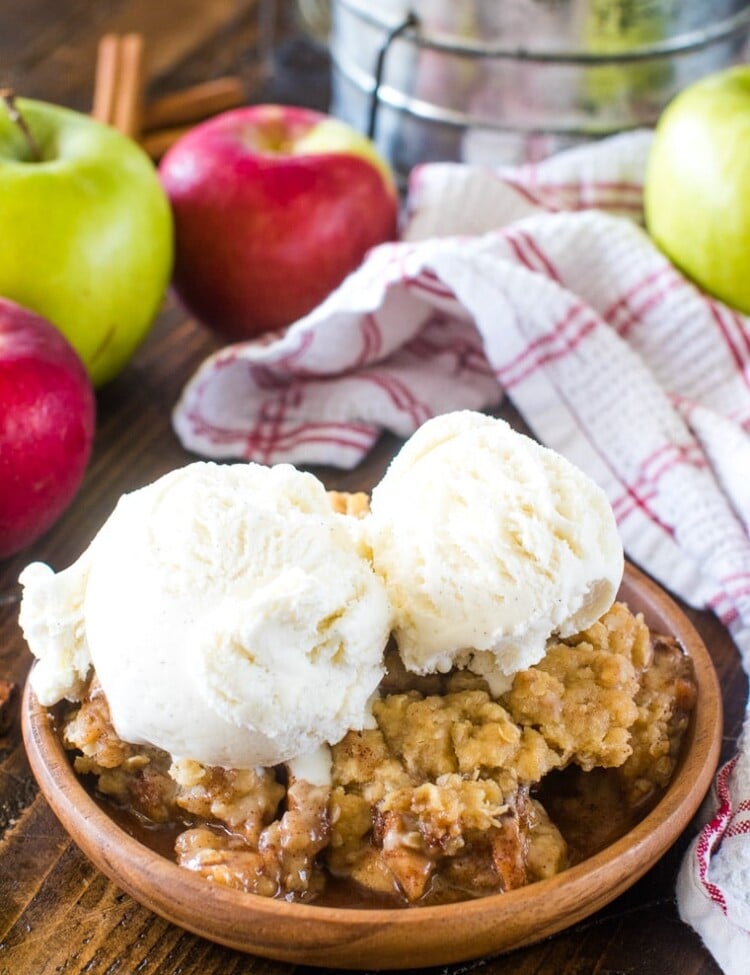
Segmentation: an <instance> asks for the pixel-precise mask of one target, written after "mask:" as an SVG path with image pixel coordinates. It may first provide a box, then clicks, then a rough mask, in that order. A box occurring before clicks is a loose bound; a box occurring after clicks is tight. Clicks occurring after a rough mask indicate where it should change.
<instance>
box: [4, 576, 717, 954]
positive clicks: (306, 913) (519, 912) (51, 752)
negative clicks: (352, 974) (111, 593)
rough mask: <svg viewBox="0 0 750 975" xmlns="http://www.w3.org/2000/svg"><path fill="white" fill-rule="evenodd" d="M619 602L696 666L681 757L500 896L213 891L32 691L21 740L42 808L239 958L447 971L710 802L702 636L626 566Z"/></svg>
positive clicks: (641, 855) (187, 924) (709, 702)
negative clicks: (115, 808) (346, 898)
mask: <svg viewBox="0 0 750 975" xmlns="http://www.w3.org/2000/svg"><path fill="white" fill-rule="evenodd" d="M620 595H621V598H622V599H624V600H625V601H626V602H627V603H628V604H629V605H630V606H631V608H632V609H634V610H636V611H637V610H640V611H642V612H643V613H644V615H645V617H646V620H647V622H648V623H649V625H650V626H652V627H653V628H654V629H655V630H659V631H661V632H663V633H670V634H672V635H674V636H676V637H677V639H678V640H680V642H681V643H682V644H683V646H684V647H685V649H686V650H687V652H688V653H689V654H690V656H691V657H692V659H693V664H694V667H695V675H696V680H697V684H698V698H697V705H696V708H695V710H694V712H693V715H692V719H691V722H690V726H689V729H688V732H687V735H686V738H685V741H684V748H683V755H682V759H681V761H680V764H679V766H678V768H677V770H676V772H675V776H674V778H673V780H672V783H671V784H670V786H669V789H668V790H667V792H666V793H665V794H664V796H663V797H662V799H661V801H660V802H659V804H658V805H657V806H656V807H655V808H654V810H653V811H652V812H651V813H650V814H649V815H647V816H646V817H645V819H643V820H642V821H641V822H640V823H639V824H638V825H637V826H636V827H635V828H634V829H632V830H631V831H630V832H629V833H627V834H626V835H625V836H623V837H622V838H621V839H619V840H617V841H616V842H615V843H613V844H612V845H611V846H609V847H607V848H606V849H605V850H603V851H601V852H600V853H598V854H596V855H595V856H592V857H590V858H589V859H588V860H585V861H584V862H582V863H579V864H577V865H576V866H574V867H571V868H570V869H568V870H566V871H564V872H563V873H561V874H558V875H557V876H555V877H552V878H550V879H549V880H542V881H540V882H538V883H535V884H531V885H530V886H528V887H523V888H520V889H518V890H513V891H509V892H508V893H505V894H495V895H492V896H489V897H484V898H481V899H479V900H472V901H468V902H464V903H460V904H451V905H446V906H441V907H421V908H412V909H389V910H382V909H372V910H362V909H357V910H353V909H352V910H349V909H346V908H332V907H316V906H315V905H306V904H290V903H288V902H286V901H280V900H271V899H266V898H262V897H258V896H256V895H253V894H245V893H242V892H240V891H235V890H230V889H228V888H223V887H221V886H217V885H213V884H211V883H210V882H209V881H207V880H205V879H203V878H201V877H199V876H197V875H195V874H192V873H190V872H189V871H188V870H185V869H183V868H181V867H178V866H177V865H176V864H174V863H172V862H170V861H169V860H166V859H165V858H164V857H162V856H160V855H158V854H157V853H154V852H152V851H151V850H149V849H148V848H146V847H145V846H143V845H142V844H141V843H139V842H138V841H137V840H135V839H133V838H132V837H131V836H129V835H128V834H127V833H126V832H124V831H123V830H122V829H121V828H120V827H118V826H117V825H116V824H115V823H114V822H113V821H112V820H111V819H110V818H109V816H108V815H107V814H106V812H104V811H102V809H101V808H100V807H99V806H98V805H97V804H96V802H94V800H93V799H92V798H91V797H90V796H89V795H88V793H87V792H86V790H85V789H84V787H83V786H82V785H81V783H80V782H79V780H78V778H77V777H76V775H75V774H74V772H73V771H72V769H71V766H70V762H69V760H68V757H67V756H66V754H65V751H64V750H63V748H62V746H61V744H60V741H59V739H58V737H57V734H56V733H55V730H54V727H53V724H52V721H51V718H50V715H49V713H48V712H47V711H46V710H45V709H44V708H42V707H41V706H40V705H39V704H38V702H37V701H36V699H35V697H34V694H33V692H32V691H31V690H30V689H29V686H28V684H27V687H26V692H25V696H24V706H23V732H24V740H25V743H26V748H27V751H28V754H29V759H30V761H31V766H32V768H33V770H34V774H35V775H36V778H37V780H38V782H39V786H40V788H41V790H42V792H43V793H44V795H45V797H46V799H47V801H48V802H49V804H50V806H51V807H52V809H53V810H54V811H55V813H56V814H57V816H58V818H59V819H60V821H61V823H62V824H63V826H64V827H65V828H66V829H67V831H68V832H69V833H70V835H71V837H72V838H73V840H74V841H75V842H76V843H77V844H78V846H79V847H80V848H81V850H83V852H84V853H85V854H86V855H87V856H88V857H89V858H90V859H91V860H92V861H93V862H94V863H95V864H96V865H97V867H99V869H100V870H102V871H103V872H104V873H105V874H107V875H108V876H109V877H110V878H111V879H112V880H113V881H114V882H115V883H116V884H117V885H118V886H119V887H121V888H122V889H124V890H126V891H127V892H128V893H129V894H131V895H132V896H133V897H134V898H135V899H136V900H138V901H140V903H141V904H144V905H145V906H146V907H148V908H150V909H151V910H153V911H155V912H156V913H157V914H160V915H161V916H162V917H164V918H167V919H168V920H170V921H173V922H174V923H175V924H178V925H181V926H182V927H184V928H187V929H188V930H189V931H193V932H195V933H196V934H199V935H202V936H203V937H206V938H209V939H211V940H213V941H216V942H219V943H221V944H224V945H228V946H230V947H232V948H236V949H239V950H241V951H247V952H250V953H253V954H257V955H261V956H264V957H266V958H274V959H278V960H282V961H289V962H294V963H297V964H306V965H321V966H326V967H333V968H357V969H364V968H376V969H392V968H401V967H406V966H413V965H414V963H415V959H418V963H419V964H420V965H443V964H449V963H451V962H458V961H466V960H468V959H470V958H476V957H479V956H482V955H487V954H491V953H497V952H502V951H507V950H510V949H512V948H518V947H520V946H522V945H527V944H530V943H532V942H535V941H540V940H541V939H543V938H546V937H548V936H549V935H551V934H554V933H555V932H557V931H561V930H562V929H563V928H566V927H568V926H569V925H571V924H574V923H575V922H577V921H580V920H581V919H582V918H584V917H586V916H588V915H590V914H592V913H593V912H594V911H596V910H598V909H599V908H601V907H603V906H604V905H605V904H607V903H609V902H610V901H611V900H613V899H614V898H615V897H617V896H618V894H621V893H622V892H623V891H624V890H626V889H627V888H628V887H630V886H631V885H632V884H634V883H635V882H636V880H638V879H639V877H641V876H642V875H643V874H644V873H645V872H646V871H647V870H648V869H649V868H650V867H651V866H653V864H654V863H655V862H656V861H657V860H658V858H659V857H660V856H662V854H663V853H665V852H666V850H667V849H668V848H669V847H670V846H671V844H672V843H673V842H674V841H675V840H676V839H677V837H678V836H679V835H680V833H681V832H682V831H683V829H684V828H685V826H686V825H687V824H688V822H689V821H690V819H691V818H692V816H693V814H694V813H695V812H696V810H697V809H698V806H699V804H700V802H701V800H702V799H703V796H704V795H705V793H706V791H707V789H708V787H709V784H710V782H711V779H712V776H713V772H714V770H715V768H716V763H717V761H718V755H719V745H720V740H721V696H720V693H719V686H718V681H717V678H716V674H715V672H714V669H713V666H712V664H711V660H710V658H709V655H708V652H707V651H706V648H705V646H704V645H703V643H702V642H701V639H700V637H699V636H698V634H697V633H696V631H695V630H694V629H693V627H692V625H691V624H690V622H689V621H688V619H687V618H686V617H685V615H684V614H683V613H682V612H681V610H680V609H679V608H678V607H677V606H676V605H675V603H674V602H673V601H672V600H671V599H670V598H669V597H668V596H667V595H666V593H664V592H663V591H662V590H661V589H659V588H658V586H656V585H654V584H653V583H652V582H651V581H650V580H648V579H647V578H646V577H645V576H644V575H642V574H641V573H640V572H638V571H637V570H635V569H634V568H632V567H630V566H628V567H627V568H626V572H625V578H624V581H623V585H622V589H621V593H620Z"/></svg>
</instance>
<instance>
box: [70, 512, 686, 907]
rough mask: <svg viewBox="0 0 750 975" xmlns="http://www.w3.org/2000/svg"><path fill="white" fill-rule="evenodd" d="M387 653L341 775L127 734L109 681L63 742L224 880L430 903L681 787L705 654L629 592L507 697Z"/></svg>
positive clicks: (563, 858)
mask: <svg viewBox="0 0 750 975" xmlns="http://www.w3.org/2000/svg"><path fill="white" fill-rule="evenodd" d="M346 510H348V511H352V509H351V507H349V508H347V509H346ZM386 665H387V672H386V675H385V677H384V679H383V681H382V683H381V686H380V691H379V696H378V697H377V698H376V700H374V702H373V707H372V711H373V719H374V720H373V726H372V727H371V728H368V729H366V730H364V731H357V732H355V731H350V732H349V733H348V734H347V735H346V736H345V737H344V738H343V739H342V740H341V741H339V742H338V743H336V744H335V745H334V746H333V747H332V749H331V753H332V760H333V762H332V777H331V784H330V787H328V786H320V785H312V784H310V783H309V782H307V781H305V780H303V779H299V778H297V777H295V775H294V774H293V772H292V771H291V769H290V767H289V766H279V767H277V768H272V769H262V768H258V769H223V768H215V767H206V766H203V765H200V764H199V763H197V762H192V761H180V762H172V760H171V759H170V757H169V755H167V753H165V752H162V751H159V750H158V749H155V748H150V747H144V746H135V745H130V744H127V743H125V742H123V741H121V740H120V739H119V738H118V737H117V735H116V733H115V730H114V728H113V726H112V723H111V720H110V716H109V709H108V706H107V702H106V699H105V697H104V694H103V693H102V690H101V687H100V686H99V684H98V682H97V680H96V678H95V677H94V678H93V679H92V680H91V681H90V683H89V685H88V688H87V690H86V693H85V696H84V697H83V699H82V701H81V702H80V704H79V705H78V706H76V707H75V708H74V709H72V710H71V711H70V712H69V713H68V714H66V715H65V717H64V718H63V721H62V735H63V741H64V743H65V746H66V747H67V748H69V749H71V750H72V751H74V752H75V757H74V759H73V761H74V766H75V769H76V770H77V771H78V772H79V773H81V774H85V775H89V776H92V777H93V778H94V781H95V782H96V789H97V791H98V793H99V794H101V795H102V796H104V797H106V799H107V801H109V802H111V803H114V804H116V805H117V806H118V807H119V808H120V809H121V810H123V811H124V814H125V815H126V817H127V822H128V823H129V828H130V829H131V830H132V831H135V832H138V834H139V836H146V837H147V836H148V834H149V833H151V834H152V835H153V833H154V831H158V830H159V829H161V830H164V831H166V834H167V835H168V836H169V837H170V842H171V843H173V848H174V857H175V859H176V861H177V862H178V863H180V864H181V865H182V866H184V867H185V868H187V869H190V870H193V871H195V872H197V873H198V874H200V875H202V876H204V877H206V878H207V879H208V880H210V881H212V882H215V883H220V884H225V885H228V886H230V887H234V888H238V889H241V890H245V891H249V892H252V893H256V894H261V895H264V896H270V897H284V898H287V899H297V900H305V901H315V902H319V903H345V904H346V903H357V902H358V903H371V904H376V905H388V904H390V905H404V906H406V905H424V904H437V903H446V902H451V901H456V900H461V899H466V898H471V897H478V896H482V895H486V894H490V893H495V892H501V891H506V890H510V889H512V888H515V887H519V886H521V885H524V884H528V883H531V882H533V881H536V880H539V879H542V878H544V877H549V876H551V875H553V874H556V873H558V872H560V871H561V870H563V869H565V868H566V867H567V866H569V865H570V864H571V863H573V862H576V861H577V860H578V859H581V858H582V857H583V856H587V855H590V854H591V853H593V852H595V846H592V845H591V841H589V842H588V845H587V842H586V838H585V836H584V834H585V833H586V831H587V830H586V822H587V820H586V817H589V819H591V818H592V817H593V818H594V819H596V818H597V816H598V817H599V818H601V817H602V811H603V810H604V809H605V808H606V810H607V818H610V812H611V810H612V809H616V810H618V811H619V812H618V817H619V822H620V827H619V828H620V829H621V832H624V831H625V830H626V829H627V828H628V826H629V825H630V824H631V823H632V821H633V818H634V817H637V816H639V815H642V814H644V813H645V811H647V809H648V808H650V806H651V804H653V803H654V802H655V801H656V799H657V798H658V796H659V794H660V793H661V791H662V790H663V789H664V788H665V786H666V785H667V784H668V782H669V780H670V777H671V775H672V773H673V771H674V768H675V766H676V763H677V761H678V757H679V752H680V743H681V740H682V737H683V734H684V732H685V729H686V727H687V723H688V720H689V715H690V711H691V709H692V707H693V705H694V702H695V682H694V680H693V676H692V668H691V663H690V660H689V658H688V657H687V656H686V655H685V654H684V653H683V651H682V649H681V648H680V647H679V645H678V644H677V643H676V641H674V640H673V639H672V638H670V637H666V636H656V635H652V634H651V633H650V632H649V630H648V627H647V626H646V624H645V622H644V620H643V618H642V617H641V616H640V615H635V614H633V613H632V612H631V611H630V610H629V609H628V608H627V607H626V606H625V605H624V604H622V603H615V604H614V605H613V606H612V608H611V609H610V610H609V611H608V612H607V613H606V614H605V615H604V616H603V617H602V618H601V619H600V620H599V621H598V622H597V623H595V624H594V625H593V626H591V627H590V628H589V629H588V630H586V631H584V632H582V633H579V634H577V635H576V636H574V637H571V638H569V639H566V640H564V641H558V642H551V643H550V645H549V646H548V649H547V653H546V656H545V657H544V658H543V659H542V660H541V661H540V662H539V663H538V664H537V665H536V666H534V667H530V668H528V669H527V670H523V671H521V672H520V673H518V674H517V675H516V676H515V678H514V680H513V684H512V686H511V687H510V689H509V690H508V691H507V692H505V693H503V694H501V695H499V696H497V697H496V696H493V694H492V692H491V690H490V687H489V686H488V684H487V683H486V682H485V681H484V679H483V678H481V677H479V676H476V675H474V674H472V673H470V672H469V671H465V670H454V671H451V672H450V673H447V674H432V675H427V676H419V675H416V674H413V673H410V672H408V671H406V670H405V668H404V666H403V664H402V662H401V660H400V658H399V655H398V653H397V651H396V649H395V647H391V648H390V649H389V651H388V653H387V655H386ZM550 783H554V784H553V785H550ZM591 833H592V835H593V834H594V833H596V830H593V829H592V830H591ZM582 836H583V837H584V838H583V839H581V837H582ZM611 838H612V837H611V836H608V837H607V840H609V839H611ZM602 842H603V841H602Z"/></svg>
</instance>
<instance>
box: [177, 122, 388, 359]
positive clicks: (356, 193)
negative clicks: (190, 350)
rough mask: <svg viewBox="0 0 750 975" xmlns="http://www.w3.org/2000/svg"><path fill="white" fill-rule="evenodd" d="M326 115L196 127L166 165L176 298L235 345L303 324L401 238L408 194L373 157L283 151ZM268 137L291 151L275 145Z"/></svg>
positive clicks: (341, 153) (208, 123) (350, 153)
mask: <svg viewBox="0 0 750 975" xmlns="http://www.w3.org/2000/svg"><path fill="white" fill-rule="evenodd" d="M325 119H326V116H324V115H322V114H320V113H318V112H313V111H310V110H307V109H298V108H292V107H286V106H284V107H282V106H267V105H255V106H250V107H248V108H240V109H236V110H234V111H230V112H225V113H224V114H222V115H219V116H217V117H215V118H214V119H211V120H210V121H208V122H205V123H203V124H201V125H199V126H197V127H196V128H195V129H193V130H191V131H190V132H189V133H188V134H187V135H186V136H184V137H183V138H182V139H181V140H180V142H178V143H177V144H176V145H174V146H173V147H172V149H171V150H170V151H169V152H168V153H167V154H166V155H165V157H164V159H163V160H162V162H161V165H160V175H161V179H162V183H163V185H164V187H165V189H166V191H167V195H168V196H169V198H170V201H171V203H172V208H173V213H174V220H175V247H176V255H175V269H174V276H173V285H174V288H175V291H176V292H177V295H178V297H179V298H180V300H181V301H182V303H183V304H184V305H185V307H186V308H187V309H188V311H189V312H190V313H191V314H192V315H194V316H195V317H196V318H198V319H199V320H200V321H201V322H203V323H204V324H205V325H207V326H209V327H210V328H212V329H214V330H216V331H217V332H219V334H220V335H222V336H223V337H224V338H226V339H229V340H230V341H235V340H241V339H246V338H249V337H252V336H253V335H257V334H260V333H261V332H265V331H270V330H275V329H279V328H283V327H285V326H287V325H289V324H290V323H291V322H293V321H295V320H296V319H298V318H300V317H302V316H303V315H305V314H306V313H307V312H309V311H311V310H312V309H313V308H314V307H315V306H316V305H317V304H319V303H320V302H321V301H322V300H323V299H324V298H325V297H326V296H327V295H328V294H329V293H330V292H331V291H332V290H333V289H334V288H335V287H336V286H337V285H338V284H339V283H340V282H341V281H342V280H343V278H344V277H345V276H346V275H347V274H348V273H349V272H351V271H353V270H354V269H355V268H356V267H357V266H358V265H359V264H360V263H361V261H362V258H363V257H364V255H365V253H366V252H367V251H368V250H369V249H370V248H371V247H373V246H374V245H376V244H379V243H382V242H384V241H387V240H392V239H393V238H394V237H395V235H396V226H397V211H398V200H397V194H396V191H395V188H394V186H393V183H392V182H391V181H390V179H389V178H388V177H387V175H386V174H384V172H383V171H382V169H379V168H378V166H377V165H375V164H374V163H373V162H372V161H370V160H368V159H366V158H364V157H363V156H361V155H358V154H356V152H347V151H342V150H341V149H339V148H337V149H336V151H331V152H321V151H317V152H315V153H311V154H301V153H299V154H297V155H294V154H291V153H288V152H286V151H285V150H284V143H285V141H286V142H287V143H293V142H294V140H295V139H296V138H298V137H299V136H300V135H301V134H304V133H305V132H306V131H308V130H310V129H311V127H314V126H316V125H318V124H319V123H320V122H321V121H323V120H325ZM259 134H260V139H259V138H258V135H259ZM356 135H357V137H358V138H360V139H361V138H362V137H361V136H359V134H358V133H357V134H356ZM263 140H266V141H271V142H273V141H276V142H277V143H278V144H279V146H280V148H278V149H276V150H264V149H263V148H261V147H259V144H258V143H259V141H260V142H262V141H263Z"/></svg>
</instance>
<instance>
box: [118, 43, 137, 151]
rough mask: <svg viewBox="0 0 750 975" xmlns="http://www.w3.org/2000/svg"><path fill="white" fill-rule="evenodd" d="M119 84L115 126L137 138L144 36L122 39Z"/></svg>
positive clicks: (124, 133)
mask: <svg viewBox="0 0 750 975" xmlns="http://www.w3.org/2000/svg"><path fill="white" fill-rule="evenodd" d="M118 76H119V84H118V86H117V95H118V97H117V98H116V99H115V113H114V119H113V125H114V127H115V128H116V129H117V130H118V131H120V132H122V133H123V135H127V136H130V138H135V136H136V135H137V134H138V130H139V128H140V124H141V99H142V96H143V38H142V37H141V35H140V34H126V35H125V36H124V37H123V38H121V40H120V64H119V71H118Z"/></svg>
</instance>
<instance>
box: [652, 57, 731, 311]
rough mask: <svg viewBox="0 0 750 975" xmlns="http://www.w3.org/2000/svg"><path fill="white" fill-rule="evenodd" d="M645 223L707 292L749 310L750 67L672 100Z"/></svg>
mask: <svg viewBox="0 0 750 975" xmlns="http://www.w3.org/2000/svg"><path fill="white" fill-rule="evenodd" d="M644 206H645V212H646V226H647V229H648V231H649V233H650V235H651V237H652V238H653V240H654V241H655V243H656V244H657V246H658V247H659V248H660V249H661V250H662V251H663V252H664V253H665V254H666V255H667V257H669V258H670V260H671V261H672V262H673V263H674V264H676V265H677V267H679V268H680V269H681V270H682V271H683V272H684V273H685V274H686V275H687V276H688V277H690V278H692V279H693V280H694V281H695V282H696V284H698V285H699V286H700V287H701V288H702V289H703V290H704V291H706V292H708V293H709V294H712V295H714V296H715V297H717V298H719V299H721V300H722V301H724V302H725V303H726V304H728V305H732V306H733V307H734V308H737V309H739V310H740V311H742V312H745V313H750V65H742V66H739V67H736V68H730V69H728V70H726V71H722V72H719V73H718V74H714V75H709V76H708V77H706V78H703V79H701V80H700V81H697V82H695V83H694V84H692V85H690V86H688V87H687V88H685V89H684V91H682V92H681V93H680V94H679V95H677V97H676V98H675V99H674V100H673V101H672V102H670V104H669V105H668V106H667V108H666V109H665V111H664V113H663V114H662V116H661V118H660V120H659V123H658V125H657V127H656V133H655V136H654V142H653V146H652V148H651V152H650V154H649V160H648V166H647V170H646V182H645V194H644Z"/></svg>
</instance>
